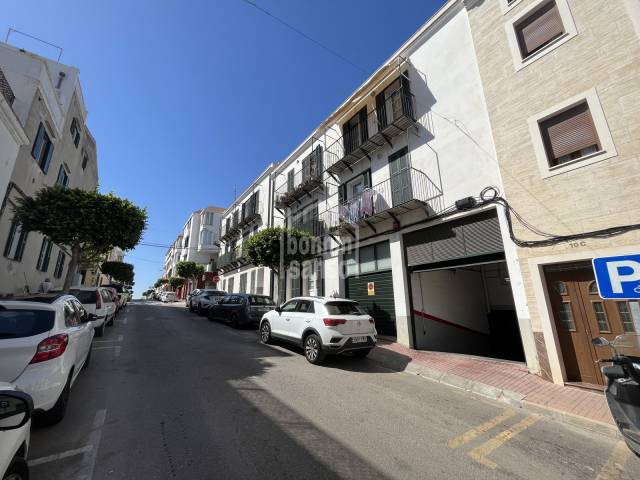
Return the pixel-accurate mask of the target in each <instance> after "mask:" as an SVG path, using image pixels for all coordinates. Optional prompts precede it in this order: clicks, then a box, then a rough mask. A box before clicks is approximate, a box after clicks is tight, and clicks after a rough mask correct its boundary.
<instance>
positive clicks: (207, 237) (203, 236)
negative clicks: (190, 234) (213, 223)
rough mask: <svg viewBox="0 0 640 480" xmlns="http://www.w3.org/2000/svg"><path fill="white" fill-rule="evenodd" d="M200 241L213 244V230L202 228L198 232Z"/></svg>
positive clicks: (204, 243) (203, 243)
mask: <svg viewBox="0 0 640 480" xmlns="http://www.w3.org/2000/svg"><path fill="white" fill-rule="evenodd" d="M200 243H201V244H202V245H213V232H212V231H211V230H202V232H200Z"/></svg>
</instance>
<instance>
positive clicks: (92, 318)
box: [82, 313, 98, 323]
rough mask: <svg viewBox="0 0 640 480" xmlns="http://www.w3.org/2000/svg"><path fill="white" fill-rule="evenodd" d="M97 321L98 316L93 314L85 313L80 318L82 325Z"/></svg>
mask: <svg viewBox="0 0 640 480" xmlns="http://www.w3.org/2000/svg"><path fill="white" fill-rule="evenodd" d="M97 319H98V316H97V315H95V314H93V313H85V314H84V317H83V318H82V321H83V323H88V322H93V321H95V320H97Z"/></svg>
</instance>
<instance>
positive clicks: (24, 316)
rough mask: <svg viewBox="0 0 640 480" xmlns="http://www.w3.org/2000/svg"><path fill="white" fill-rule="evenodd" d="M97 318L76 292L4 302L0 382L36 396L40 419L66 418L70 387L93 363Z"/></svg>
mask: <svg viewBox="0 0 640 480" xmlns="http://www.w3.org/2000/svg"><path fill="white" fill-rule="evenodd" d="M94 318H95V316H94V315H92V314H89V313H87V312H86V310H85V309H84V307H83V306H82V304H81V303H80V302H79V301H78V299H77V298H76V297H74V296H72V295H62V294H43V295H34V296H31V297H23V298H20V299H13V300H0V381H3V382H11V383H14V384H15V385H16V387H17V388H18V389H19V390H22V391H24V392H26V393H28V394H29V395H31V397H32V398H33V404H34V408H35V409H36V414H37V416H36V420H37V421H38V423H40V424H42V425H51V424H54V423H57V422H59V421H60V420H62V418H63V417H64V415H65V413H66V410H67V401H68V399H69V392H70V390H71V387H72V385H73V383H74V382H75V380H76V379H77V377H78V375H79V374H80V370H81V369H82V368H84V367H86V366H87V365H88V364H89V359H90V357H91V344H92V342H93V336H94V328H93V323H92V321H91V320H93V319H94Z"/></svg>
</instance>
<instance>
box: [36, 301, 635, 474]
mask: <svg viewBox="0 0 640 480" xmlns="http://www.w3.org/2000/svg"><path fill="white" fill-rule="evenodd" d="M96 340H99V342H98V341H96V342H95V343H94V351H93V358H92V361H91V365H90V366H89V368H88V369H87V370H85V371H83V372H82V374H81V375H80V376H79V377H78V380H77V382H76V384H75V385H74V388H73V389H72V391H71V399H70V404H69V411H68V414H67V417H66V418H65V419H64V420H63V422H62V423H60V424H59V425H56V426H54V427H49V428H43V429H38V430H34V431H33V435H32V447H31V452H30V459H31V462H32V467H31V472H32V479H33V480H50V479H55V480H62V479H64V480H80V479H90V478H94V479H172V478H179V479H235V478H247V479H262V478H274V479H287V478H291V479H296V480H298V479H307V478H308V479H316V478H348V479H359V478H367V479H372V478H375V479H383V478H407V479H408V478H412V479H431V478H433V479H473V480H478V479H494V478H495V479H531V480H534V479H535V480H540V479H544V480H550V479H556V478H558V479H559V478H562V479H580V480H585V479H599V480H612V479H638V478H640V460H638V459H636V458H635V457H632V456H631V455H630V454H629V452H628V451H627V449H626V447H625V446H624V445H623V444H622V443H621V442H618V441H616V440H613V439H609V438H606V437H601V436H599V435H597V434H593V433H589V432H586V431H582V430H580V429H577V428H572V427H568V426H565V425H562V424H557V423H555V422H553V421H551V420H549V419H546V418H542V417H538V416H535V415H531V414H530V413H529V412H526V411H514V410H510V409H508V408H506V407H505V406H504V405H502V404H500V403H494V402H492V401H489V400H484V399H480V398H478V397H474V396H472V395H470V394H467V393H465V392H462V391H459V390H456V389H454V388H449V387H446V386H443V385H441V384H437V383H432V382H430V381H428V380H425V379H423V378H420V377H417V376H415V375H412V374H410V373H404V372H402V371H401V370H402V368H403V365H404V364H406V359H404V358H401V357H399V358H396V359H395V361H394V362H393V367H392V368H387V367H385V366H383V365H382V364H381V363H380V362H379V361H378V359H379V358H380V357H379V356H378V355H376V354H374V355H373V358H367V359H357V358H353V357H346V356H344V357H335V358H331V359H330V360H329V361H328V362H327V364H326V365H325V366H321V367H316V366H312V365H310V364H308V363H307V362H306V360H305V359H304V357H302V355H301V353H300V351H298V350H297V349H295V348H292V347H285V346H282V345H276V346H265V345H261V344H259V343H258V341H257V332H256V331H250V330H232V329H231V328H230V327H227V326H226V325H222V324H218V323H212V322H209V321H207V320H206V319H205V318H202V317H198V316H197V315H196V314H192V313H188V312H187V311H186V309H185V308H184V307H182V306H177V305H174V306H169V305H161V304H157V303H155V302H148V303H144V302H140V303H137V304H136V303H133V304H130V305H129V306H128V307H127V310H126V311H125V312H124V314H123V315H121V317H120V318H119V319H117V320H116V325H115V326H114V327H112V328H111V329H109V330H108V333H107V335H106V336H105V337H103V338H101V339H96Z"/></svg>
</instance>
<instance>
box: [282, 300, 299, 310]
mask: <svg viewBox="0 0 640 480" xmlns="http://www.w3.org/2000/svg"><path fill="white" fill-rule="evenodd" d="M297 306H298V300H290V301H288V302H287V303H285V304H284V305H283V306H282V311H283V312H293V311H294V310H295V309H296V308H297Z"/></svg>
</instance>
